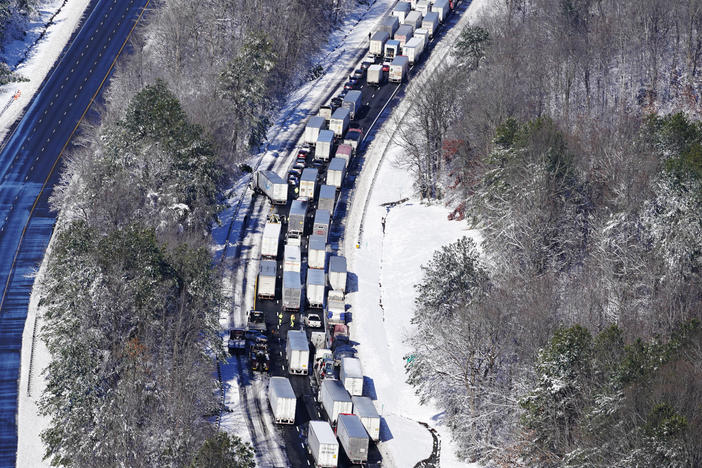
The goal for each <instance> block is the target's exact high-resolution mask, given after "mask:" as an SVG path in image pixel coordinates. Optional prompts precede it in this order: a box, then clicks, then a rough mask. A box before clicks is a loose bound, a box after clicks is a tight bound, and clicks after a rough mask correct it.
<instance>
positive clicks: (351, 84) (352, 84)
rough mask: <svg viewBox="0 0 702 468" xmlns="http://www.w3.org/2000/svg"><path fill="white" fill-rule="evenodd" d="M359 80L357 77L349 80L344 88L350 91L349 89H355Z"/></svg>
mask: <svg viewBox="0 0 702 468" xmlns="http://www.w3.org/2000/svg"><path fill="white" fill-rule="evenodd" d="M357 81H358V80H356V79H353V80H349V81H347V82H346V84H344V89H345V90H347V91H348V90H349V89H355V88H356V83H357Z"/></svg>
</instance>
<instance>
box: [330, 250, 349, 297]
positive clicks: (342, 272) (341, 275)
mask: <svg viewBox="0 0 702 468" xmlns="http://www.w3.org/2000/svg"><path fill="white" fill-rule="evenodd" d="M329 284H330V285H331V287H332V289H334V290H336V291H341V292H342V293H346V257H342V256H340V255H332V256H331V257H330V258H329Z"/></svg>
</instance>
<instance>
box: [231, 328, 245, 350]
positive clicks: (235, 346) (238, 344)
mask: <svg viewBox="0 0 702 468" xmlns="http://www.w3.org/2000/svg"><path fill="white" fill-rule="evenodd" d="M228 347H229V353H230V354H234V353H241V352H243V351H244V348H245V347H246V338H245V331H244V329H243V328H233V329H232V330H230V331H229V342H228Z"/></svg>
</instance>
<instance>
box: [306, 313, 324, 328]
mask: <svg viewBox="0 0 702 468" xmlns="http://www.w3.org/2000/svg"><path fill="white" fill-rule="evenodd" d="M302 322H303V323H304V324H305V325H307V326H308V327H310V328H321V326H322V319H321V318H320V317H319V314H314V313H312V314H307V315H305V318H304V319H302Z"/></svg>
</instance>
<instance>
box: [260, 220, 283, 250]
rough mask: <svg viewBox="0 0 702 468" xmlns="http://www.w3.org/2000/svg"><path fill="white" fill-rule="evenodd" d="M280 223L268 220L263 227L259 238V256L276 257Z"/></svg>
mask: <svg viewBox="0 0 702 468" xmlns="http://www.w3.org/2000/svg"><path fill="white" fill-rule="evenodd" d="M281 227H282V224H280V223H279V222H272V221H271V220H268V222H267V223H266V227H264V228H263V239H262V240H261V257H263V258H276V257H277V256H278V243H279V242H280V229H281Z"/></svg>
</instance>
